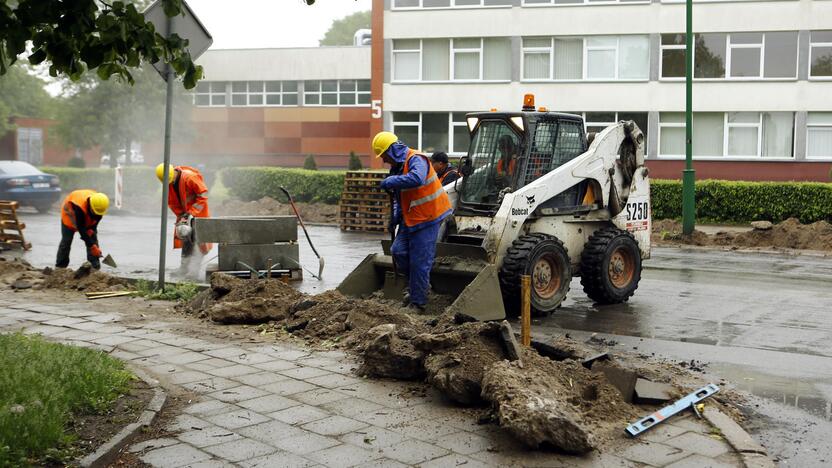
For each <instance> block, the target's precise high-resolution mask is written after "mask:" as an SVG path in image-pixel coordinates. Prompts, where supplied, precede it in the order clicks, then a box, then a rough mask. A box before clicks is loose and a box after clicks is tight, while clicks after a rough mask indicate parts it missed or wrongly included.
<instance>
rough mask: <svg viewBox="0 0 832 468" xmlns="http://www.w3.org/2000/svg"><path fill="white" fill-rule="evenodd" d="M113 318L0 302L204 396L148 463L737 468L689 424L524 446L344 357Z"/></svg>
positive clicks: (49, 331) (148, 455)
mask: <svg viewBox="0 0 832 468" xmlns="http://www.w3.org/2000/svg"><path fill="white" fill-rule="evenodd" d="M171 320H176V319H175V318H173V319H171ZM120 321H121V317H120V316H119V314H116V313H98V312H93V311H91V310H90V309H89V307H88V305H87V304H86V303H84V302H75V303H62V304H37V303H16V302H15V301H14V300H13V298H12V297H10V295H6V297H4V298H2V299H0V330H2V331H4V332H12V331H18V330H23V331H24V332H25V333H27V334H34V333H39V334H42V335H43V336H45V337H47V338H48V339H50V340H55V341H59V342H63V343H68V344H73V345H77V346H85V347H92V348H96V349H100V350H103V351H105V352H108V353H110V354H111V355H112V356H115V357H117V358H120V359H123V360H125V361H129V362H131V363H132V364H133V365H136V366H139V367H141V368H143V369H144V370H146V371H147V372H148V373H150V374H152V375H153V376H154V377H156V378H158V379H159V380H160V381H161V382H163V384H164V385H165V386H168V387H170V386H179V387H183V388H185V389H188V390H191V391H193V392H194V393H196V394H198V395H199V396H200V398H199V399H198V400H195V401H194V402H193V403H192V404H191V405H190V406H187V407H185V408H184V410H183V413H182V414H181V415H178V416H177V417H176V418H175V419H174V420H173V422H172V423H171V425H170V426H169V427H167V428H166V429H167V430H169V431H170V432H171V433H172V434H175V435H174V436H172V437H170V438H164V439H154V440H149V441H145V442H141V443H138V444H135V445H133V446H132V447H130V448H129V450H130V451H131V452H134V453H136V454H137V456H139V457H140V459H141V460H143V461H144V462H146V463H147V464H149V465H152V466H159V467H215V466H216V467H221V466H222V467H224V466H240V467H294V466H298V467H302V466H303V467H306V466H331V467H347V466H362V467H363V466H366V467H374V466H379V467H381V466H383V467H400V466H419V467H425V468H428V467H454V466H460V465H462V466H465V467H466V468H476V467H481V466H546V467H559V466H578V467H582V466H587V467H589V466H592V467H595V466H601V467H618V466H645V465H647V466H657V467H658V466H662V467H663V466H667V467H673V468H682V467H697V468H700V467H722V466H725V467H734V466H743V464H742V462H741V461H740V458H739V457H738V456H737V454H736V453H734V452H733V450H732V449H731V447H730V446H729V445H728V444H727V443H726V442H725V441H723V440H720V439H715V438H713V437H710V436H709V428H708V427H707V426H706V425H705V423H703V422H702V421H700V420H697V419H695V418H693V417H679V418H674V419H673V420H672V421H671V422H667V423H664V424H662V426H661V427H658V428H656V429H654V430H653V431H651V432H650V433H648V434H645V436H643V437H641V438H640V439H639V440H638V441H634V442H633V443H632V445H630V446H628V447H627V448H626V449H624V450H621V451H619V452H616V453H614V454H608V453H605V454H599V453H592V454H590V455H588V456H586V457H570V456H565V455H559V454H553V453H548V452H541V451H530V450H527V449H525V448H524V447H523V446H522V445H521V444H520V443H519V442H518V441H517V440H515V439H514V438H512V437H511V436H510V435H508V433H506V432H505V431H503V430H501V429H500V428H499V427H496V426H494V425H478V424H477V422H476V420H475V419H474V418H473V417H472V416H471V414H470V413H468V412H466V411H465V410H461V409H458V408H455V407H452V406H450V405H449V404H448V403H446V402H444V401H443V400H442V399H441V398H440V397H438V396H437V395H427V396H419V395H416V396H402V395H408V393H409V392H408V389H409V388H410V387H412V385H408V384H406V383H400V382H388V381H376V380H366V379H361V378H358V377H356V376H355V375H353V374H352V373H351V369H353V368H354V367H355V363H354V362H353V361H351V360H350V358H348V357H347V356H346V355H344V353H342V352H340V351H326V352H319V351H310V350H308V349H303V348H299V347H297V346H293V345H287V344H282V343H276V344H271V345H262V344H261V345H256V346H251V347H248V346H232V345H229V344H223V343H215V342H209V341H206V340H203V339H198V338H193V337H189V336H182V335H176V334H173V333H170V332H169V331H166V330H170V329H171V328H172V327H171V323H168V322H146V323H143V324H141V325H140V326H136V325H132V326H130V327H128V326H125V325H122V324H120ZM622 430H623V428H622Z"/></svg>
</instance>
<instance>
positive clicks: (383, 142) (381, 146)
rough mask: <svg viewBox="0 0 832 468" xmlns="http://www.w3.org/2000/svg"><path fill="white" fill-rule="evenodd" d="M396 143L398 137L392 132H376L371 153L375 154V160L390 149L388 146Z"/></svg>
mask: <svg viewBox="0 0 832 468" xmlns="http://www.w3.org/2000/svg"><path fill="white" fill-rule="evenodd" d="M397 141H399V137H397V136H396V135H395V134H393V133H392V132H378V133H377V134H376V136H375V137H374V138H373V153H375V154H376V157H377V158H380V157H381V155H382V154H384V152H385V151H387V149H388V148H390V145H392V144H393V143H395V142H397Z"/></svg>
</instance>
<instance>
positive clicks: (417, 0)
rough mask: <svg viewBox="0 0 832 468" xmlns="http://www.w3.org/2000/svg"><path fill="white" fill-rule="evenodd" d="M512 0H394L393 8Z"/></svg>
mask: <svg viewBox="0 0 832 468" xmlns="http://www.w3.org/2000/svg"><path fill="white" fill-rule="evenodd" d="M511 4H512V0H393V9H410V8H471V7H506V6H511Z"/></svg>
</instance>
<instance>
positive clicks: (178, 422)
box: [167, 414, 210, 432]
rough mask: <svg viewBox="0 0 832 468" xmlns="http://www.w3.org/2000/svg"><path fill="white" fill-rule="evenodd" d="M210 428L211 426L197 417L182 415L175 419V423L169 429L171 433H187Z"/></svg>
mask: <svg viewBox="0 0 832 468" xmlns="http://www.w3.org/2000/svg"><path fill="white" fill-rule="evenodd" d="M208 426H210V424H208V423H207V422H206V421H204V420H202V419H200V418H198V417H196V416H193V415H190V414H180V415H179V416H176V417H175V418H174V419H173V423H171V424H170V425H169V426H168V427H167V429H169V430H171V431H182V432H185V431H194V430H199V429H202V428H204V427H208Z"/></svg>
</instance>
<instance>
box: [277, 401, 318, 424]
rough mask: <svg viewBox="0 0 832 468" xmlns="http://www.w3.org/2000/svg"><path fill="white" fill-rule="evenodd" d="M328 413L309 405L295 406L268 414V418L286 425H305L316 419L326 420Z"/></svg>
mask: <svg viewBox="0 0 832 468" xmlns="http://www.w3.org/2000/svg"><path fill="white" fill-rule="evenodd" d="M329 415H330V413H328V412H326V411H324V410H322V409H320V408H316V407H314V406H310V405H297V406H293V407H291V408H286V409H284V410H280V411H275V412H274V413H269V417H271V418H274V419H276V420H278V421H281V422H284V423H286V424H292V425H297V424H306V423H308V422H312V421H317V420H318V419H323V418H326V417H328V416H329Z"/></svg>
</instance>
